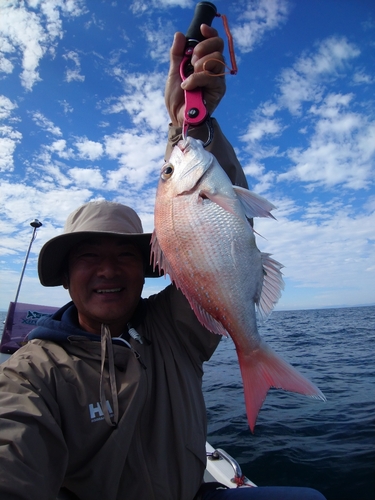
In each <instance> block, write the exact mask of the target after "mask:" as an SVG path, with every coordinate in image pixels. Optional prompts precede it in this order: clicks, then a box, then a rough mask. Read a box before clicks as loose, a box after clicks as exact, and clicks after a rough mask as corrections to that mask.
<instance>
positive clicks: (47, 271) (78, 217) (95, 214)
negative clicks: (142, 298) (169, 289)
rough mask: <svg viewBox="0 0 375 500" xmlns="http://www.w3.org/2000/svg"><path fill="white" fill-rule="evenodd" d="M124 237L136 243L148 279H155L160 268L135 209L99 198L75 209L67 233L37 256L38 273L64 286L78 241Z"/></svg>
mask: <svg viewBox="0 0 375 500" xmlns="http://www.w3.org/2000/svg"><path fill="white" fill-rule="evenodd" d="M101 234H103V235H116V236H123V237H124V238H126V240H128V241H129V242H131V243H133V244H134V245H137V247H138V248H139V249H140V250H141V251H142V254H143V257H144V261H145V276H146V278H156V277H158V276H159V272H158V271H156V272H155V271H153V269H152V266H151V265H150V240H151V233H144V232H143V227H142V222H141V220H140V218H139V217H138V215H137V214H136V212H135V211H134V210H133V209H132V208H130V207H127V206H126V205H122V204H121V203H114V202H110V201H105V200H100V201H91V202H89V203H85V204H84V205H82V206H81V207H79V208H77V209H76V210H75V211H74V212H72V213H71V214H70V215H69V217H68V219H67V221H66V223H65V227H64V232H63V233H62V234H60V235H59V236H56V237H55V238H52V239H51V240H49V241H47V242H46V243H45V244H44V246H43V247H42V249H41V251H40V254H39V259H38V274H39V279H40V282H41V283H42V285H44V286H58V285H62V275H63V271H64V266H65V263H66V259H67V257H68V254H69V252H70V250H71V249H72V248H73V247H74V246H75V245H77V244H78V243H81V242H83V241H84V240H86V239H88V238H90V237H93V236H98V235H101Z"/></svg>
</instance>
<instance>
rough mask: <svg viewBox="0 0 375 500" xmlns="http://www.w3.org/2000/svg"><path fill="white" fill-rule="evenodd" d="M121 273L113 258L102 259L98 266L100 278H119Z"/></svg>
mask: <svg viewBox="0 0 375 500" xmlns="http://www.w3.org/2000/svg"><path fill="white" fill-rule="evenodd" d="M119 272H120V267H119V266H118V263H117V261H116V259H114V258H113V257H109V256H108V257H104V258H102V259H101V261H100V264H99V266H98V276H104V277H106V278H112V277H113V276H117V275H118V274H119Z"/></svg>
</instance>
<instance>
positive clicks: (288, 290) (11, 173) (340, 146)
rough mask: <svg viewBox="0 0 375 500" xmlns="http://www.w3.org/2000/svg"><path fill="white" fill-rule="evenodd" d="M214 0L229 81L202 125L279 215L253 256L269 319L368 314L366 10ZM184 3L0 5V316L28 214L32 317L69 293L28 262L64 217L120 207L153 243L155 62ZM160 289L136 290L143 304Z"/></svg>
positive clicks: (158, 103) (371, 31)
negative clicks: (329, 311) (268, 295)
mask: <svg viewBox="0 0 375 500" xmlns="http://www.w3.org/2000/svg"><path fill="white" fill-rule="evenodd" d="M214 3H215V5H216V6H217V9H218V12H220V13H222V14H226V15H227V17H228V21H229V25H230V27H231V30H232V33H233V37H234V41H235V51H236V56H237V63H238V69H239V71H238V75H237V76H229V77H228V78H227V87H228V88H227V94H226V96H225V98H224V100H223V101H222V103H221V104H220V107H219V108H218V109H217V111H216V112H215V115H214V116H215V117H216V118H217V119H218V120H219V122H220V124H221V126H222V128H223V130H224V132H225V134H226V135H227V137H228V138H229V140H230V141H231V143H232V144H233V146H234V147H235V149H236V151H237V154H238V157H239V158H240V160H241V163H242V165H243V168H244V170H245V173H246V175H247V178H248V182H249V185H250V187H251V189H252V190H254V191H255V192H257V193H259V194H261V195H263V196H265V197H266V198H268V199H269V200H270V201H271V202H272V203H273V204H274V205H276V206H277V210H275V211H274V215H275V216H276V218H277V221H272V220H259V221H256V229H257V232H259V233H260V234H261V235H262V236H263V237H264V238H259V237H258V238H257V241H258V246H259V248H260V249H261V250H262V251H265V252H270V253H272V254H273V256H274V258H275V259H276V260H279V261H280V262H282V263H283V264H284V266H285V268H284V269H283V271H284V277H285V283H286V286H285V290H284V293H283V296H282V298H281V299H280V301H279V304H278V306H277V307H278V308H279V309H300V308H320V307H327V306H348V305H361V304H369V303H374V302H375V300H374V299H375V293H374V283H375V276H374V274H375V258H374V257H375V255H374V238H375V217H374V209H375V191H374V162H375V161H374V157H375V154H374V153H375V104H374V101H375V98H374V95H375V92H374V90H375V77H374V74H375V73H374V68H375V57H374V54H375V50H374V49H375V36H374V35H375V21H374V11H375V7H374V3H373V0H340V1H339V0H314V1H311V0H298V1H297V0H254V1H250V0H246V1H241V0H233V1H232V0H226V1H225V0H218V1H217V2H214ZM195 4H196V2H192V1H190V0H181V1H177V0H158V1H156V0H148V1H140V0H129V1H127V2H123V1H121V2H120V1H118V2H111V1H98V0H90V1H88V0H86V1H85V0H29V1H26V0H25V1H22V2H21V1H7V0H0V210H1V212H2V213H1V219H0V233H1V239H0V262H1V281H0V309H7V307H8V303H9V301H10V300H13V299H14V296H15V293H16V289H17V285H18V281H19V277H20V272H21V269H22V265H23V262H24V258H25V254H26V251H27V248H28V245H29V242H30V238H31V234H32V228H31V227H30V225H29V223H30V221H31V220H33V219H34V218H37V219H39V220H40V221H41V222H42V223H43V226H42V227H41V229H39V231H38V235H37V239H36V240H35V242H34V244H33V246H32V251H31V254H30V258H29V262H28V266H27V269H26V273H25V277H24V280H23V285H22V288H21V293H20V296H19V300H20V301H22V302H31V303H39V304H45V305H62V304H64V303H65V302H67V300H68V299H69V297H68V295H67V293H66V291H64V290H63V289H62V288H61V287H57V288H44V287H42V286H41V285H40V284H39V281H38V278H37V272H36V264H37V255H38V252H39V250H40V248H41V246H42V244H43V243H44V242H45V241H46V240H47V239H49V238H51V237H53V236H56V235H57V234H59V233H60V232H61V231H62V227H63V224H64V221H65V219H66V217H67V215H68V214H69V213H70V212H71V211H72V210H74V209H75V208H76V207H77V206H79V205H80V204H82V203H85V202H87V201H89V200H94V199H97V198H106V199H109V200H115V201H120V202H123V203H125V204H128V205H130V206H132V207H133V208H135V209H136V210H137V211H138V213H139V214H140V216H141V219H142V221H143V225H144V228H145V230H146V231H152V229H153V204H154V198H155V189H156V184H157V181H158V177H159V170H160V168H161V166H162V164H163V157H164V150H165V144H166V134H167V124H168V121H169V120H168V116H167V113H166V110H165V108H164V99H163V91H164V82H165V78H166V74H167V70H168V58H169V54H168V52H169V47H170V44H171V41H172V38H173V34H174V32H175V31H182V32H185V31H186V29H187V27H188V26H189V24H190V20H191V18H192V15H193V11H194V7H195ZM213 25H214V26H215V27H216V28H217V29H218V30H219V31H220V33H221V34H222V35H224V31H223V27H222V23H221V20H220V19H215V20H214V22H213ZM226 55H227V58H228V51H227V49H226ZM165 284H166V282H165V279H164V278H160V279H156V280H147V283H146V286H145V290H144V295H145V296H147V295H149V294H151V293H153V292H154V291H156V290H158V289H160V288H161V287H163V286H165Z"/></svg>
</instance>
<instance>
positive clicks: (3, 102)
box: [0, 95, 17, 120]
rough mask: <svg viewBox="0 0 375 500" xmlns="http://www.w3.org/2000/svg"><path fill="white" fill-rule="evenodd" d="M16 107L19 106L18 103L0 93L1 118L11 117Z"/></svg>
mask: <svg viewBox="0 0 375 500" xmlns="http://www.w3.org/2000/svg"><path fill="white" fill-rule="evenodd" d="M15 108H17V104H15V103H14V102H12V101H11V100H10V99H8V97H6V96H5V95H0V120H5V119H6V118H9V117H10V115H11V113H12V111H13V110H14V109H15Z"/></svg>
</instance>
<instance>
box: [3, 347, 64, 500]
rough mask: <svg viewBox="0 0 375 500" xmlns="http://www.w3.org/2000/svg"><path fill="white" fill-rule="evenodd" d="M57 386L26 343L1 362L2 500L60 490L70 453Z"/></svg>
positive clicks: (40, 499)
mask: <svg viewBox="0 0 375 500" xmlns="http://www.w3.org/2000/svg"><path fill="white" fill-rule="evenodd" d="M48 365H49V367H48V368H47V366H48ZM51 382H52V383H51ZM53 387H54V383H53V381H52V380H51V367H50V364H48V360H47V359H46V357H45V355H44V353H43V352H35V351H34V352H33V356H31V355H30V353H29V347H28V346H25V347H24V348H22V349H20V350H19V351H18V352H16V353H15V354H13V356H11V358H10V359H9V360H7V361H6V362H5V363H3V364H2V365H1V366H0V498H4V499H5V498H7V499H8V500H13V499H14V500H16V499H17V500H22V499H25V500H50V499H51V498H56V496H57V494H58V491H59V489H60V485H61V483H62V481H63V478H64V476H65V472H66V467H67V457H68V452H67V447H66V444H65V441H64V437H63V433H62V430H61V422H59V417H60V414H59V410H58V405H57V402H56V399H55V397H54V394H53Z"/></svg>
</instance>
